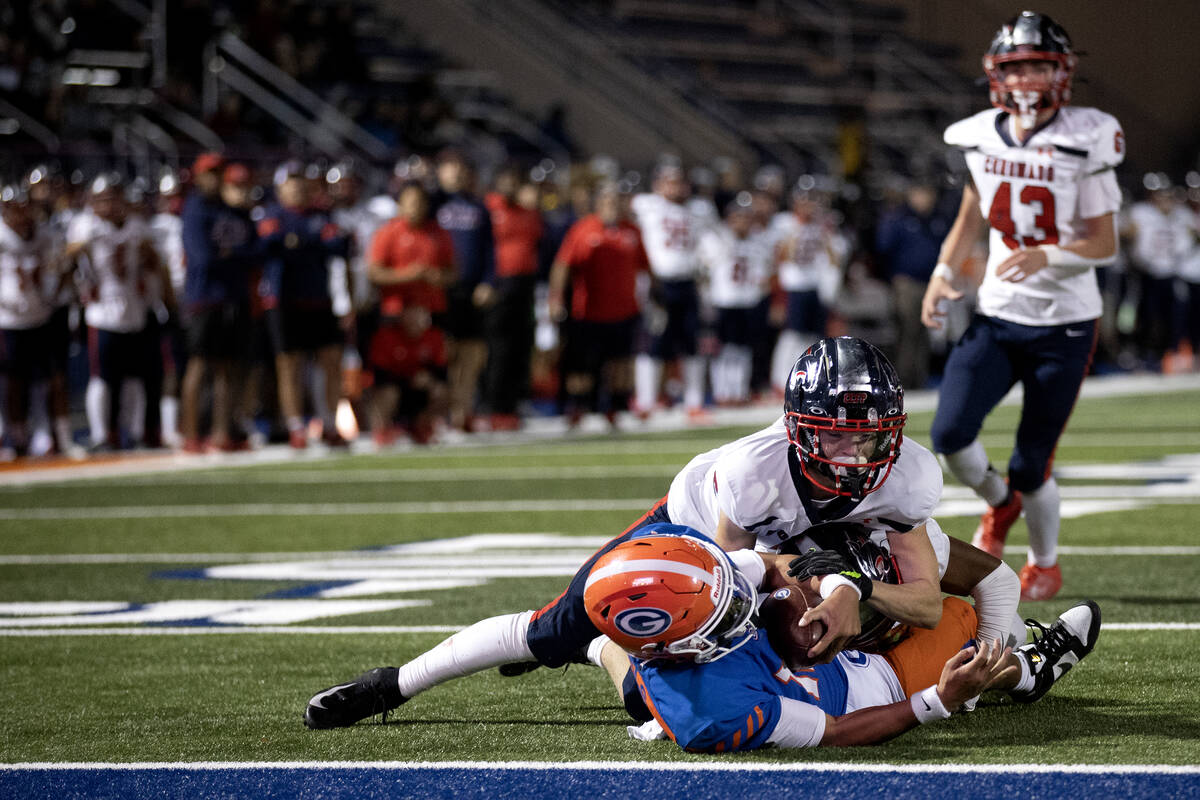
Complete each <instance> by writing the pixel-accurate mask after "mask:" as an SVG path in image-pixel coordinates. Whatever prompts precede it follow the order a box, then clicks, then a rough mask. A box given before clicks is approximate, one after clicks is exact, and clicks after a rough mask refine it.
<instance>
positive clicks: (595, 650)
mask: <svg viewBox="0 0 1200 800" xmlns="http://www.w3.org/2000/svg"><path fill="white" fill-rule="evenodd" d="M607 641H609V639H608V637H607V636H603V635H601V636H597V637H596V638H595V639H592V641H591V643H590V644H588V646H587V660H588V661H590V662H591V663H593V664H595V665H596V666H597V667H603V666H604V661H603V660H602V659H601V658H600V653H601V651H603V650H604V643H605V642H607Z"/></svg>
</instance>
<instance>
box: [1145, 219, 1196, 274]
mask: <svg viewBox="0 0 1200 800" xmlns="http://www.w3.org/2000/svg"><path fill="white" fill-rule="evenodd" d="M1129 220H1130V222H1132V223H1133V224H1134V228H1135V229H1134V233H1133V247H1132V250H1133V252H1132V253H1130V255H1131V256H1133V260H1134V262H1135V263H1136V264H1137V265H1138V267H1140V268H1141V269H1142V271H1143V272H1145V273H1147V274H1149V275H1151V276H1153V277H1155V278H1173V277H1175V276H1176V275H1178V274H1179V271H1180V270H1179V268H1180V264H1181V263H1182V262H1183V260H1184V259H1185V258H1187V256H1188V255H1189V254H1190V253H1191V250H1192V245H1193V243H1194V242H1195V237H1196V232H1195V227H1194V226H1195V217H1194V216H1193V215H1192V213H1191V212H1190V211H1188V209H1186V208H1184V207H1183V206H1175V207H1173V208H1171V209H1170V210H1169V211H1168V212H1167V213H1165V214H1164V213H1163V212H1162V211H1161V210H1159V208H1158V207H1157V206H1155V205H1154V204H1153V203H1150V202H1141V203H1135V204H1134V205H1133V207H1132V208H1130V209H1129Z"/></svg>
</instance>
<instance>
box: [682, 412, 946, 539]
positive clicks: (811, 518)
mask: <svg viewBox="0 0 1200 800" xmlns="http://www.w3.org/2000/svg"><path fill="white" fill-rule="evenodd" d="M790 450H791V443H790V442H788V438H787V430H786V429H785V428H784V426H783V417H782V416H781V417H780V418H779V419H778V420H777V421H776V422H775V423H774V424H773V425H770V426H768V427H766V428H763V429H762V430H760V431H757V432H755V433H752V434H750V435H749V436H746V437H743V438H741V439H738V440H737V441H734V442H730V443H729V444H727V445H724V446H722V447H718V448H717V449H715V450H710V451H709V452H707V453H701V454H700V455H698V456H696V457H695V458H693V459H692V460H691V461H690V462H689V463H688V465H687V466H685V467H684V468H683V470H682V471H681V472H680V473H679V474H678V475H676V476H675V480H674V481H672V482H671V489H670V491H669V493H668V494H667V513H668V514H669V515H670V517H671V521H672V522H674V523H676V524H679V525H687V526H689V527H692V528H695V529H696V530H698V531H700V532H701V533H704V534H707V535H708V536H714V535H715V534H716V531H717V522H718V521H719V520H720V517H721V514H724V515H725V516H726V517H727V518H728V519H729V521H730V522H732V523H733V524H734V525H737V526H738V527H739V528H741V529H742V530H745V531H749V532H750V533H753V534H754V535H755V536H756V537H757V540H758V541H757V545H756V547H757V549H759V550H775V549H778V548H779V546H780V545H782V544H783V543H784V542H786V541H788V540H789V539H794V538H797V537H803V536H804V533H805V531H807V530H808V529H809V528H811V527H812V526H814V525H818V524H820V523H822V522H834V521H845V522H858V523H861V524H863V525H866V526H868V527H871V528H874V529H876V530H895V531H900V532H902V533H903V532H907V531H909V530H911V529H912V528H915V527H917V526H919V525H924V524H925V523H926V522H928V521H929V518H930V516H931V515H932V514H933V510H934V508H935V507H936V506H937V504H938V502H939V501H940V500H941V496H942V469H941V467H940V466H939V465H938V462H937V459H936V458H935V457H934V455H933V453H931V452H929V451H928V450H926V449H925V448H924V447H922V446H921V445H920V444H918V443H917V442H914V441H913V440H911V439H905V440H904V441H903V443H902V444H901V447H900V457H899V458H897V459H896V462H895V464H894V465H893V466H892V471H891V474H890V475H888V477H887V480H886V481H884V483H883V485H882V486H881V487H880V488H879V489H877V490H876V491H874V492H871V493H870V494H868V495H867V496H866V497H864V498H863V499H862V501H861V502H859V503H857V504H855V503H853V501H851V500H850V499H849V498H836V499H834V500H830V501H827V502H824V501H813V500H812V499H811V498H809V497H808V496H807V492H805V493H804V494H805V496H804V497H802V496H801V493H802V488H803V487H806V486H807V478H804V477H803V476H802V475H798V476H796V477H795V478H794V477H793V476H794V474H795V473H798V472H799V464H798V463H797V464H795V465H793V463H791V462H790V459H789V456H788V453H789V451H790ZM808 546H810V545H809V543H805V542H803V540H802V541H801V547H802V549H806V548H807V547H808Z"/></svg>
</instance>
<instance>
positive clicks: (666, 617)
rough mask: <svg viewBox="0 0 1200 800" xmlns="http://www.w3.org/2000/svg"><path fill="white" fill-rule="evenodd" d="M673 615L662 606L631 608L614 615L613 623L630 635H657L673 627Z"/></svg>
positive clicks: (622, 631) (641, 636) (642, 636)
mask: <svg viewBox="0 0 1200 800" xmlns="http://www.w3.org/2000/svg"><path fill="white" fill-rule="evenodd" d="M671 622H672V620H671V615H670V614H668V613H667V612H666V611H663V610H662V609H661V608H630V609H626V610H625V611H622V612H621V613H619V614H617V615H616V616H615V617H613V625H615V626H616V628H617V630H619V631H620V632H621V633H624V634H626V635H628V636H637V637H639V638H644V637H649V636H655V635H657V634H660V633H662V632H663V631H665V630H666V629H667V628H669V627H671Z"/></svg>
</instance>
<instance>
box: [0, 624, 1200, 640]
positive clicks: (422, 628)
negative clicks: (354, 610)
mask: <svg viewBox="0 0 1200 800" xmlns="http://www.w3.org/2000/svg"><path fill="white" fill-rule="evenodd" d="M465 627H467V626H466V625H357V626H351V627H333V626H328V627H326V626H320V625H254V626H224V627H223V626H219V625H214V626H202V625H187V626H183V627H166V626H163V627H159V626H153V627H144V628H141V627H139V628H118V627H112V628H69V627H63V628H0V637H9V638H21V637H30V638H46V637H51V636H207V635H220V634H236V635H242V634H257V635H276V634H285V635H286V634H291V635H301V636H367V635H382V636H397V635H405V634H420V633H441V634H447V635H448V634H451V633H458V632H459V631H461V630H462V629H463V628H465ZM1103 630H1105V631H1111V632H1113V633H1117V632H1134V633H1145V632H1153V631H1200V622H1106V623H1104V625H1103Z"/></svg>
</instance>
